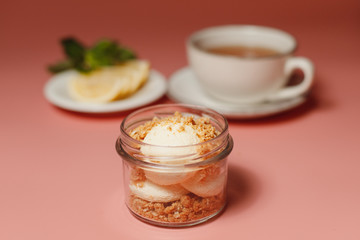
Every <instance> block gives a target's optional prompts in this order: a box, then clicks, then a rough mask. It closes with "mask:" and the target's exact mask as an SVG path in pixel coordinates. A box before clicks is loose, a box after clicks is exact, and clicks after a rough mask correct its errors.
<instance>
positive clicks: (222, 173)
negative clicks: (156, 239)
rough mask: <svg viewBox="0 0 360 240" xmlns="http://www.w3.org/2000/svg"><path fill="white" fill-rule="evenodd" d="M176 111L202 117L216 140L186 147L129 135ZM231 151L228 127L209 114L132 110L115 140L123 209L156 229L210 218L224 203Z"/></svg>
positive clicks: (181, 108)
mask: <svg viewBox="0 0 360 240" xmlns="http://www.w3.org/2000/svg"><path fill="white" fill-rule="evenodd" d="M175 112H179V113H181V115H182V116H193V117H194V119H198V118H202V117H205V118H206V119H208V120H209V121H208V122H209V123H210V124H211V125H212V126H213V127H214V128H215V129H216V132H217V135H216V137H214V138H212V139H210V140H207V141H205V142H201V143H197V144H192V145H186V146H163V145H162V146H159V145H151V144H147V143H144V142H143V141H140V140H136V139H134V138H133V137H131V136H130V133H131V132H132V131H134V129H135V128H137V127H139V126H141V125H144V124H146V123H147V122H151V121H152V120H153V119H154V118H157V119H163V118H166V117H169V116H173V115H174V113H175ZM232 148H233V141H232V138H231V136H230V135H229V132H228V123H227V121H226V119H225V118H224V117H223V116H222V115H221V114H219V113H217V112H215V111H213V110H210V109H207V108H204V107H199V106H191V105H183V104H164V105H157V106H152V107H147V108H143V109H140V110H138V111H135V112H133V113H132V114H130V115H128V116H127V117H126V118H125V119H124V120H123V122H122V123H121V127H120V136H119V138H118V139H117V141H116V150H117V152H118V154H119V155H120V156H121V158H122V160H123V176H124V184H125V185H124V190H125V196H126V198H125V199H126V200H125V201H126V205H127V207H128V208H129V210H130V212H131V213H132V214H133V215H134V216H135V217H137V218H139V219H140V220H142V221H145V222H147V223H151V224H154V225H159V226H168V227H183V226H191V225H195V224H199V223H202V222H204V221H206V220H208V219H210V218H213V217H214V216H216V215H218V214H219V213H220V212H221V211H222V210H223V208H224V206H225V203H226V181H227V156H228V155H229V154H230V152H231V150H232ZM144 149H151V151H145V150H144ZM148 152H150V153H154V152H155V153H162V152H166V153H167V154H159V155H157V154H148Z"/></svg>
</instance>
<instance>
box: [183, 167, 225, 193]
mask: <svg viewBox="0 0 360 240" xmlns="http://www.w3.org/2000/svg"><path fill="white" fill-rule="evenodd" d="M181 185H182V186H183V187H184V188H185V189H187V190H188V191H190V192H192V193H194V194H196V195H198V196H200V197H211V196H215V195H218V194H219V193H221V191H223V190H224V186H225V185H226V174H225V172H223V173H220V174H218V175H209V176H205V177H204V176H202V174H200V173H199V172H197V173H196V174H195V175H194V176H193V177H191V178H189V179H187V180H186V181H184V182H183V183H181Z"/></svg>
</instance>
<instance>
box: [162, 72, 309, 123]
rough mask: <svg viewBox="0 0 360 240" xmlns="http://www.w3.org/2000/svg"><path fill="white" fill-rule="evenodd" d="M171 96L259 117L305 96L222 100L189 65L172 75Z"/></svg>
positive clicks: (293, 104) (235, 115)
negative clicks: (244, 101) (238, 101)
mask: <svg viewBox="0 0 360 240" xmlns="http://www.w3.org/2000/svg"><path fill="white" fill-rule="evenodd" d="M167 95H168V97H169V98H171V99H172V100H174V101H176V102H181V103H187V104H193V105H202V106H206V107H208V108H212V109H214V110H215V111H218V112H220V113H222V114H224V115H225V116H226V117H228V118H236V119H244V118H259V117H265V116H270V115H273V114H276V113H279V112H283V111H286V110H289V109H292V108H295V107H296V106H299V105H300V104H302V103H303V102H304V101H305V100H306V97H305V96H299V97H296V98H293V99H288V100H284V101H274V102H261V103H256V104H234V103H227V102H222V101H219V100H217V99H214V98H212V97H210V96H208V95H207V93H205V92H204V91H203V89H202V87H201V86H200V84H199V83H198V81H197V79H196V77H195V75H194V73H193V72H192V71H191V69H190V68H189V67H184V68H182V69H180V70H178V71H176V72H175V73H174V74H173V75H172V76H170V81H169V89H168V92H167Z"/></svg>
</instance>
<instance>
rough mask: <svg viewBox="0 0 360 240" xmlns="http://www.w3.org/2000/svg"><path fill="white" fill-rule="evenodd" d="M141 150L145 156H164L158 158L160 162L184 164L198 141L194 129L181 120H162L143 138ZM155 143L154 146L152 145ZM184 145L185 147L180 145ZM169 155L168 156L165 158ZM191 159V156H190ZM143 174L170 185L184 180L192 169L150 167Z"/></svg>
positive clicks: (195, 151) (154, 180) (157, 181)
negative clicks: (177, 121)
mask: <svg viewBox="0 0 360 240" xmlns="http://www.w3.org/2000/svg"><path fill="white" fill-rule="evenodd" d="M143 142H144V143H148V144H151V145H143V146H142V147H141V152H142V153H143V154H144V155H145V156H157V157H165V158H163V159H160V158H158V159H157V160H158V162H159V163H162V164H165V163H166V164H169V163H170V164H184V163H186V162H187V161H189V158H188V157H187V156H190V155H193V154H196V153H197V150H196V146H191V145H194V144H197V143H199V142H200V139H199V137H198V136H197V133H196V131H195V130H194V128H192V127H191V126H189V125H186V124H184V123H182V122H179V123H175V124H174V123H172V122H164V123H160V124H159V125H157V126H155V127H153V128H152V129H151V130H150V131H149V133H148V134H147V135H146V137H145V138H144V141H143ZM154 145H156V146H154ZM181 146H185V147H181ZM166 157H170V158H166ZM191 159H193V157H192V158H191ZM144 171H145V176H146V177H147V178H148V179H150V180H151V181H153V182H154V183H157V184H160V185H172V184H178V183H180V182H183V181H185V180H186V179H188V178H189V177H191V176H192V175H193V170H190V169H185V168H178V169H177V170H171V171H169V170H162V169H152V170H146V169H144Z"/></svg>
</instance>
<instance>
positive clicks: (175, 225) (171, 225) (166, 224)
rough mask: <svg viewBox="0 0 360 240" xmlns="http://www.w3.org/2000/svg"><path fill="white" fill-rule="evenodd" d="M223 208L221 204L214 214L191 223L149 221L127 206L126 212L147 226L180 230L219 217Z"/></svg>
mask: <svg viewBox="0 0 360 240" xmlns="http://www.w3.org/2000/svg"><path fill="white" fill-rule="evenodd" d="M225 206H226V203H225V204H223V205H222V206H221V208H219V209H218V210H217V211H216V212H214V213H212V214H210V215H207V216H205V217H203V218H200V219H196V220H192V221H186V222H163V221H156V220H151V219H149V218H146V217H144V216H141V215H139V214H138V213H136V212H134V211H133V210H132V209H131V208H130V207H129V206H127V208H128V210H129V211H130V213H131V214H132V215H133V216H134V217H135V218H137V219H138V220H140V221H142V222H144V223H147V224H151V225H154V226H158V227H167V228H182V227H191V226H195V225H198V224H201V223H205V222H207V221H209V220H212V219H214V218H215V217H217V216H218V215H220V214H221V213H222V212H223V211H224V210H225Z"/></svg>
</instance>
